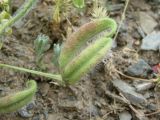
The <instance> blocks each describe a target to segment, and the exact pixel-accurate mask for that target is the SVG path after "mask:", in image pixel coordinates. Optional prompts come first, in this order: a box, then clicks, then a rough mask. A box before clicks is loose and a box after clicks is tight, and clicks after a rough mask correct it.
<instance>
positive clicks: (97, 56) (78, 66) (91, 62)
mask: <svg viewBox="0 0 160 120" xmlns="http://www.w3.org/2000/svg"><path fill="white" fill-rule="evenodd" d="M111 46H112V39H111V38H100V39H98V40H97V41H96V42H95V43H93V44H91V45H89V46H88V47H87V48H86V49H85V50H83V51H82V52H81V53H80V54H79V55H78V56H77V57H75V58H74V59H73V60H72V61H71V62H70V63H69V64H68V65H67V66H66V67H65V69H64V74H63V78H64V79H65V80H66V82H67V83H69V84H73V83H75V82H76V81H77V80H79V79H80V77H82V76H83V75H84V74H86V73H87V72H88V71H89V70H90V69H91V68H93V67H94V66H95V65H96V63H97V62H98V61H99V60H101V59H102V58H103V56H104V55H105V54H106V51H107V50H108V49H110V48H111Z"/></svg>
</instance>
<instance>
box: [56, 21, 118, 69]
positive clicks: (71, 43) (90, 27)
mask: <svg viewBox="0 0 160 120" xmlns="http://www.w3.org/2000/svg"><path fill="white" fill-rule="evenodd" d="M106 29H111V31H110V32H109V33H106V35H105V37H112V35H113V34H114V33H115V31H116V29H117V24H116V22H115V21H114V20H113V19H111V18H102V19H97V20H94V21H92V22H90V23H87V24H85V25H83V26H82V27H81V28H80V29H79V30H78V31H76V32H74V33H73V34H72V35H71V36H70V37H69V38H68V39H67V40H66V42H65V43H64V44H63V46H62V50H61V54H60V58H59V65H60V68H61V69H64V67H65V66H66V65H67V64H68V63H69V62H70V61H71V60H72V59H73V57H74V56H76V54H77V52H78V51H79V49H80V48H81V47H82V46H83V45H84V44H85V43H86V41H87V40H89V39H90V38H92V37H94V36H95V35H97V34H98V33H100V32H102V31H104V30H106Z"/></svg>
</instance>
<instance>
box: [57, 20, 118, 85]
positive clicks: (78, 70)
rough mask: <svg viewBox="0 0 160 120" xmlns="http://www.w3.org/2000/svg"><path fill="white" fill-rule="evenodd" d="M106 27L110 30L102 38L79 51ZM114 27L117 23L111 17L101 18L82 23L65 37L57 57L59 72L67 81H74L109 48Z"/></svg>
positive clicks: (92, 65) (70, 82) (114, 30)
mask: <svg viewBox="0 0 160 120" xmlns="http://www.w3.org/2000/svg"><path fill="white" fill-rule="evenodd" d="M108 29H109V30H110V31H109V32H106V34H105V35H104V36H103V37H102V38H99V39H98V40H96V41H94V42H93V43H92V44H90V45H89V46H88V47H87V48H85V49H84V50H83V51H82V52H80V53H79V50H80V49H81V48H83V46H84V44H85V43H86V42H87V40H89V39H91V38H93V37H94V36H96V35H97V34H99V33H101V32H103V31H105V30H108ZM116 29H117V24H116V22H115V21H114V20H113V19H111V18H102V19H98V20H95V21H92V22H90V23H88V24H85V25H83V26H82V27H81V28H80V29H79V30H78V31H76V32H75V33H73V34H72V35H71V36H70V38H68V39H67V41H66V43H64V45H63V46H62V51H61V54H60V58H59V65H60V68H61V70H62V71H61V72H62V73H61V74H62V77H63V79H64V80H65V81H66V82H67V83H69V84H73V83H75V82H76V81H77V80H79V79H80V77H81V76H83V75H84V74H86V73H87V72H88V71H89V70H90V69H91V68H92V67H94V66H95V65H96V63H97V62H98V61H99V60H100V59H102V57H103V56H104V55H105V53H106V51H107V50H108V49H109V48H111V45H112V39H111V37H112V36H113V34H114V33H115V32H116ZM77 54H78V55H77Z"/></svg>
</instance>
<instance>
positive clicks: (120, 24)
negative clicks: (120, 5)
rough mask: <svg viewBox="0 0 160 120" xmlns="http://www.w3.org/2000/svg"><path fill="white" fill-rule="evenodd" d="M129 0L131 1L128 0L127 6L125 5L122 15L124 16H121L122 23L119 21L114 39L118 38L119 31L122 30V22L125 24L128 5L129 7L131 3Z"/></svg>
mask: <svg viewBox="0 0 160 120" xmlns="http://www.w3.org/2000/svg"><path fill="white" fill-rule="evenodd" d="M129 1H130V0H126V3H125V7H124V10H123V13H122V16H121V17H122V18H121V21H120V23H119V26H118V29H117V32H116V34H115V36H114V40H115V39H116V38H117V36H118V33H119V30H120V28H121V26H122V24H123V21H124V20H125V15H126V11H127V7H128V4H129Z"/></svg>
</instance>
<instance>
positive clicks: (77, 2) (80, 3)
mask: <svg viewBox="0 0 160 120" xmlns="http://www.w3.org/2000/svg"><path fill="white" fill-rule="evenodd" d="M72 1H73V4H74V6H75V7H77V8H83V7H84V6H85V3H84V0H72Z"/></svg>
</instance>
